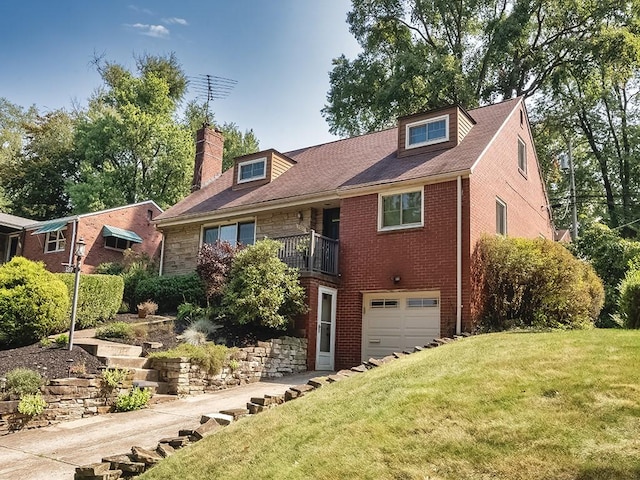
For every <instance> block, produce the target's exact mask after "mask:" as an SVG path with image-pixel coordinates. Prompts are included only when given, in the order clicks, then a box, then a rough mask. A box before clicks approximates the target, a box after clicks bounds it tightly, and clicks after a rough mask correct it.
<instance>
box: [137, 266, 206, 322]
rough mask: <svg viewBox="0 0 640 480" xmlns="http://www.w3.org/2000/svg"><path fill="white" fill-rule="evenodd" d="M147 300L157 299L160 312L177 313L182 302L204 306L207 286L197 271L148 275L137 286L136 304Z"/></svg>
mask: <svg viewBox="0 0 640 480" xmlns="http://www.w3.org/2000/svg"><path fill="white" fill-rule="evenodd" d="M145 300H153V301H155V302H156V303H157V304H158V312H160V313H175V312H177V311H178V305H180V304H182V303H193V304H195V305H202V306H204V305H205V304H206V296H205V287H204V284H203V283H202V280H200V278H199V277H198V276H197V275H196V274H195V273H192V274H188V275H174V276H166V277H164V276H163V277H158V276H153V277H146V278H142V279H141V280H140V281H139V282H138V284H137V285H136V288H135V302H136V304H137V303H140V302H144V301H145Z"/></svg>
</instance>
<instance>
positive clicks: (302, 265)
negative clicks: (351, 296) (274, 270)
mask: <svg viewBox="0 0 640 480" xmlns="http://www.w3.org/2000/svg"><path fill="white" fill-rule="evenodd" d="M274 240H277V241H279V242H281V243H282V248H281V249H280V252H279V254H278V255H279V257H280V260H282V261H283V262H284V263H286V264H287V265H289V266H290V267H294V268H297V269H298V270H300V272H317V273H324V274H326V275H338V240H333V239H331V238H328V237H324V236H322V235H318V234H317V233H316V232H315V231H313V230H311V232H310V233H305V234H301V235H290V236H287V237H277V238H275V239H274Z"/></svg>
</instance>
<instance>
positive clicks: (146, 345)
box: [142, 342, 162, 349]
mask: <svg viewBox="0 0 640 480" xmlns="http://www.w3.org/2000/svg"><path fill="white" fill-rule="evenodd" d="M142 348H150V349H156V348H162V342H143V343H142Z"/></svg>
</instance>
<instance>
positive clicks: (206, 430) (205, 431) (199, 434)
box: [193, 418, 220, 440]
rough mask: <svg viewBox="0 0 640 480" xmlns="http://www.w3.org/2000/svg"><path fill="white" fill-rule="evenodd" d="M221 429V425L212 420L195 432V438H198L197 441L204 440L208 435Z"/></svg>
mask: <svg viewBox="0 0 640 480" xmlns="http://www.w3.org/2000/svg"><path fill="white" fill-rule="evenodd" d="M219 428H220V424H219V423H218V422H217V421H216V420H215V419H213V418H212V419H210V420H208V421H206V422H205V423H203V424H202V425H200V426H199V427H198V428H196V429H195V430H194V431H193V436H194V437H195V438H196V440H202V439H203V438H204V437H206V436H207V435H211V434H212V433H214V432H215V431H216V430H218V429H219Z"/></svg>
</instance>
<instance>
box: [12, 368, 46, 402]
mask: <svg viewBox="0 0 640 480" xmlns="http://www.w3.org/2000/svg"><path fill="white" fill-rule="evenodd" d="M42 383H43V381H42V377H41V376H40V374H39V373H38V372H36V371H35V370H31V369H29V368H14V369H13V370H11V371H9V372H7V375H6V383H5V389H6V390H7V393H8V394H9V395H15V396H17V397H22V396H24V395H34V394H36V393H38V392H39V391H40V387H41V386H42Z"/></svg>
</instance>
